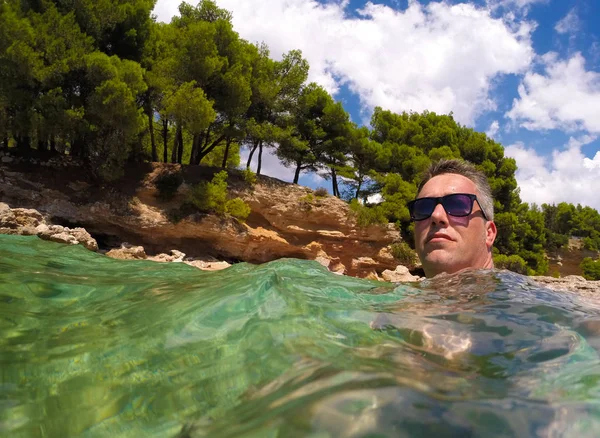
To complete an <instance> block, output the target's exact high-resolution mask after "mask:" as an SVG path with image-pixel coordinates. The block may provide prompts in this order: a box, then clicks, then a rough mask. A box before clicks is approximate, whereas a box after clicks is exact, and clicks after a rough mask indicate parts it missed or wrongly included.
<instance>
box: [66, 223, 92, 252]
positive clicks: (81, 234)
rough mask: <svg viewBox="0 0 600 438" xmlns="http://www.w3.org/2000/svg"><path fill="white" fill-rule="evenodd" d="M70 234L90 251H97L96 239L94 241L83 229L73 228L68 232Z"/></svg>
mask: <svg viewBox="0 0 600 438" xmlns="http://www.w3.org/2000/svg"><path fill="white" fill-rule="evenodd" d="M70 234H71V235H72V236H73V237H74V238H75V239H77V241H78V242H79V243H81V244H82V245H83V246H84V247H86V248H87V249H89V250H90V251H98V242H96V239H94V238H93V237H92V236H91V235H90V233H88V232H87V231H86V229H85V228H80V227H77V228H73V229H72V230H70Z"/></svg>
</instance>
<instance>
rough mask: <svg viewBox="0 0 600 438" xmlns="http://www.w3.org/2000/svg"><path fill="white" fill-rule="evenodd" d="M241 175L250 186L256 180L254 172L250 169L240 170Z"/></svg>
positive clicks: (254, 183)
mask: <svg viewBox="0 0 600 438" xmlns="http://www.w3.org/2000/svg"><path fill="white" fill-rule="evenodd" d="M242 176H243V177H244V181H245V182H246V184H248V185H249V186H250V187H254V186H255V185H256V182H257V181H258V177H257V176H256V173H254V172H252V171H251V170H250V169H244V170H242Z"/></svg>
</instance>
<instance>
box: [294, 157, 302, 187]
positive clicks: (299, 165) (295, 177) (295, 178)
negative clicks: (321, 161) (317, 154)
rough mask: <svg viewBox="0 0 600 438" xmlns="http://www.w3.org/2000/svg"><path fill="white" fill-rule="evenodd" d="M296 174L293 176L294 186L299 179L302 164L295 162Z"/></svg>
mask: <svg viewBox="0 0 600 438" xmlns="http://www.w3.org/2000/svg"><path fill="white" fill-rule="evenodd" d="M296 165H297V166H296V173H295V174H294V184H298V179H300V170H301V169H302V162H301V161H298V162H296Z"/></svg>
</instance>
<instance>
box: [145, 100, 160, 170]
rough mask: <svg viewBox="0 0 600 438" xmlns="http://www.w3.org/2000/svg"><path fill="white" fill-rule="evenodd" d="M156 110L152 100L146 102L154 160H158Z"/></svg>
mask: <svg viewBox="0 0 600 438" xmlns="http://www.w3.org/2000/svg"><path fill="white" fill-rule="evenodd" d="M153 113H154V112H153V111H152V105H150V101H148V103H147V104H146V114H147V115H148V129H149V130H150V143H151V144H152V161H158V153H157V152H156V139H155V138H154V117H153V116H154V114H153Z"/></svg>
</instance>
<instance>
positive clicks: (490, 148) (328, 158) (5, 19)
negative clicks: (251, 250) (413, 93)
mask: <svg viewBox="0 0 600 438" xmlns="http://www.w3.org/2000/svg"><path fill="white" fill-rule="evenodd" d="M153 7H154V1H152V0H131V1H126V2H125V1H116V0H78V1H77V2H75V3H74V4H71V3H69V2H64V1H47V0H42V1H33V0H24V1H19V2H17V1H13V0H10V1H5V2H3V3H1V4H0V72H1V75H2V81H0V147H3V146H4V145H10V146H11V147H13V146H14V147H15V148H16V149H17V150H18V153H19V154H21V155H23V156H27V155H28V154H29V153H30V151H31V150H32V149H36V148H37V149H38V150H40V151H47V152H52V153H55V154H60V153H62V154H69V155H71V156H72V157H74V158H76V159H79V160H80V162H81V163H85V166H87V167H88V170H89V171H90V172H91V174H92V175H94V176H96V177H98V178H99V179H104V180H114V179H116V178H118V177H120V176H121V175H123V172H124V165H125V163H126V162H127V161H140V160H145V159H151V160H153V161H156V160H157V159H160V160H162V161H165V162H166V161H172V162H178V163H182V164H183V163H186V164H188V163H189V164H190V165H197V164H200V163H203V164H207V165H210V166H214V167H222V168H237V167H238V166H239V165H240V153H239V151H240V148H241V147H248V148H249V149H250V154H249V159H248V162H247V163H245V164H246V165H247V167H248V168H249V167H250V164H251V161H252V159H256V158H257V157H261V158H262V157H263V153H264V149H265V148H269V149H271V152H274V154H275V155H276V156H278V157H279V159H280V160H281V161H282V163H283V164H284V165H286V166H289V167H290V168H291V169H293V170H292V171H293V172H294V178H293V181H294V183H297V182H298V180H299V177H300V175H301V174H302V173H303V172H312V171H318V172H319V173H320V174H321V175H323V176H324V177H325V178H326V179H327V180H329V181H331V193H332V194H333V196H338V197H342V194H343V195H344V199H347V200H351V199H354V200H355V201H352V202H353V203H352V206H351V207H352V210H353V211H354V214H355V216H356V217H357V220H358V222H359V223H360V224H362V225H368V224H373V223H386V222H393V223H396V224H398V227H399V228H400V229H401V230H402V231H403V232H404V233H410V230H411V227H412V225H411V223H410V221H409V215H408V210H407V208H406V202H407V201H409V200H411V199H414V197H415V196H416V195H417V184H418V183H419V180H420V176H421V173H422V172H423V170H425V169H426V168H427V167H428V166H429V165H430V164H431V162H433V161H436V160H439V159H443V158H462V159H465V160H468V161H470V162H472V163H474V164H475V165H476V166H477V167H478V168H479V169H480V170H481V171H483V172H484V173H485V174H486V175H487V177H488V180H489V182H490V186H491V188H492V194H493V196H494V199H495V203H494V207H495V212H496V218H495V221H496V223H497V226H498V230H499V234H498V238H497V241H496V244H495V247H496V249H497V251H498V252H499V253H500V254H504V255H506V256H512V255H515V256H518V257H520V258H521V259H522V260H524V261H525V263H526V265H527V268H528V269H529V270H530V272H536V273H543V272H545V271H546V270H547V266H548V262H547V260H546V258H545V256H544V253H545V252H546V251H554V250H556V249H558V248H561V247H562V246H564V245H565V244H566V243H567V241H568V238H569V237H570V236H576V237H580V238H581V239H582V240H583V242H584V246H585V247H586V248H587V249H590V250H598V249H600V214H599V213H598V212H597V211H596V210H594V209H592V208H590V207H582V206H580V205H577V206H575V205H572V204H568V203H564V202H563V203H560V204H558V205H546V204H544V205H542V206H541V207H540V208H538V207H536V206H528V205H527V204H523V203H522V202H521V199H520V197H519V190H518V187H517V182H516V179H515V172H516V170H517V166H516V162H515V160H514V159H512V158H508V157H505V156H504V149H503V147H502V145H500V144H499V143H497V142H495V141H494V140H493V139H490V138H488V137H487V136H486V135H485V134H484V133H481V132H476V131H474V130H473V129H471V128H467V127H465V126H461V125H460V124H459V123H457V122H456V121H455V120H454V118H453V116H452V114H449V115H445V114H436V113H434V112H430V111H424V112H422V113H415V112H409V113H407V112H403V113H399V114H397V113H394V112H392V111H388V110H384V109H382V108H379V107H378V108H375V110H374V112H373V115H372V118H371V121H370V124H369V127H367V126H363V127H358V126H356V125H355V124H354V123H352V122H351V121H350V117H349V115H348V113H347V112H346V111H345V110H344V108H343V106H342V104H341V103H340V102H336V101H335V100H334V99H333V97H332V96H331V95H330V94H329V93H328V92H327V91H326V90H325V89H324V88H323V87H321V86H319V85H317V84H315V83H307V78H308V71H309V65H308V63H307V61H306V60H305V59H303V57H302V53H301V52H300V51H298V50H291V51H290V52H288V53H286V54H284V55H283V57H282V58H281V59H280V60H274V59H272V58H271V57H270V53H269V48H268V47H267V46H266V45H265V44H260V45H254V44H251V43H249V42H247V41H245V40H243V39H241V38H240V37H239V35H238V34H237V33H236V32H235V30H234V29H233V25H232V15H231V13H230V12H229V11H227V10H224V9H221V8H219V7H218V5H217V3H216V2H214V1H212V0H201V1H200V2H199V3H197V4H196V5H192V4H188V3H185V2H184V3H182V4H181V5H180V7H179V10H180V16H178V17H175V18H173V20H172V22H171V23H169V24H165V23H157V22H155V21H154V19H153V18H152V17H151V15H150V13H151V10H152V8H153ZM42 155H43V154H42ZM260 163H261V161H259V165H258V167H257V174H260V171H261V169H260ZM244 176H245V178H246V179H247V182H249V183H250V184H254V183H253V178H252V176H251V174H250V173H248V174H247V175H246V174H245V175H244ZM170 185H171V186H173V185H175V182H170V183H169V182H165V188H164V189H160V188H159V192H160V193H164V194H165V196H167V195H166V194H168V193H170V190H172V189H170V188H169V186H170ZM224 185H225V188H223V187H224ZM192 192H193V193H195V195H193V196H192V195H191V197H192V198H193V201H194V203H195V204H197V206H196V207H194V208H200V209H202V211H215V212H219V213H221V214H226V213H227V211H226V210H227V207H226V205H227V202H228V201H227V195H226V192H227V190H226V181H225V180H224V179H223V180H219V179H218V180H216V181H213V182H210V183H205V184H204V185H200V186H199V187H196V188H195V189H194V190H193V191H192ZM374 194H380V195H381V197H382V199H383V200H382V202H381V204H379V205H377V206H370V207H367V206H363V205H359V203H358V202H357V201H356V200H358V199H360V200H362V201H363V202H366V201H367V199H368V197H369V196H370V195H374ZM161 196H162V195H161ZM300 202H301V206H302V208H304V209H310V208H311V206H312V203H313V202H314V200H309V199H304V200H301V201H300ZM239 205H241V204H239V203H238V204H237V205H236V206H235V207H231V208H233V209H234V210H236V211H238V210H240V208H238V207H239ZM242 216H243V215H242ZM521 270H523V269H521Z"/></svg>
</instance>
